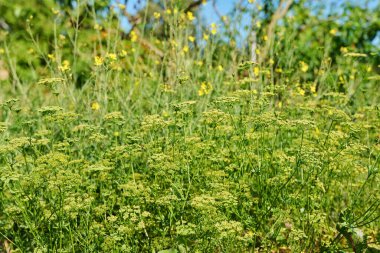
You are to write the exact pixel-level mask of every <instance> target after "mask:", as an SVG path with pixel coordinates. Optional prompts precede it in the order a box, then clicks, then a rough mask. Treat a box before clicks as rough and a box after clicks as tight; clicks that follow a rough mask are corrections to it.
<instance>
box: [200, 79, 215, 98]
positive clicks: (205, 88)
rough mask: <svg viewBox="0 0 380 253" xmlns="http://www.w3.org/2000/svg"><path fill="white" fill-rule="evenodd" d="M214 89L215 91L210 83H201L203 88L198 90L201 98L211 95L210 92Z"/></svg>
mask: <svg viewBox="0 0 380 253" xmlns="http://www.w3.org/2000/svg"><path fill="white" fill-rule="evenodd" d="M212 89H213V88H212V85H211V84H210V83H209V82H202V83H201V87H200V89H199V90H198V95H199V96H204V95H207V94H210V92H211V91H212Z"/></svg>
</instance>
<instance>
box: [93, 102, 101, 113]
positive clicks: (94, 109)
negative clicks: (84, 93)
mask: <svg viewBox="0 0 380 253" xmlns="http://www.w3.org/2000/svg"><path fill="white" fill-rule="evenodd" d="M91 109H92V110H93V111H99V109H100V105H99V103H98V102H92V103H91Z"/></svg>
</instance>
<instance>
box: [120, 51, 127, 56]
mask: <svg viewBox="0 0 380 253" xmlns="http://www.w3.org/2000/svg"><path fill="white" fill-rule="evenodd" d="M127 54H128V53H127V51H125V50H124V49H123V50H121V52H120V56H121V57H125V56H126V55H127Z"/></svg>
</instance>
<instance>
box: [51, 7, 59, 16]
mask: <svg viewBox="0 0 380 253" xmlns="http://www.w3.org/2000/svg"><path fill="white" fill-rule="evenodd" d="M51 11H52V12H53V14H54V15H58V14H59V10H57V9H54V8H51Z"/></svg>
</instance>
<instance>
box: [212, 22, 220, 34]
mask: <svg viewBox="0 0 380 253" xmlns="http://www.w3.org/2000/svg"><path fill="white" fill-rule="evenodd" d="M217 32H218V31H217V29H216V24H215V23H212V24H211V34H213V35H215V34H216V33H217Z"/></svg>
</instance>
